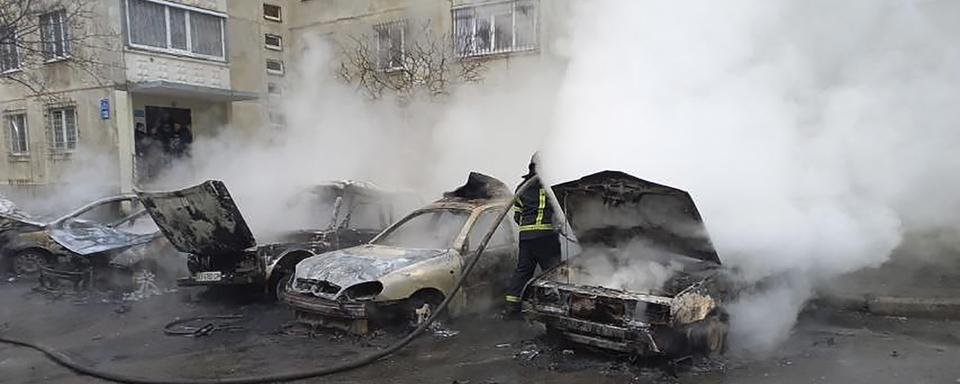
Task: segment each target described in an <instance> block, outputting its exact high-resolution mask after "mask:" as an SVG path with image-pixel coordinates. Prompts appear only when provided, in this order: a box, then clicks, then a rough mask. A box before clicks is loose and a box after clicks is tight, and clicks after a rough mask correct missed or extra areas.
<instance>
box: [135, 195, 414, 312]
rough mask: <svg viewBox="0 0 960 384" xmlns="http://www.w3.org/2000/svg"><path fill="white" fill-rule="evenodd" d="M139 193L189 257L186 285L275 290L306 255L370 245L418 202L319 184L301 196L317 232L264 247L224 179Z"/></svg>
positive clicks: (182, 281) (298, 234)
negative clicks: (175, 188) (380, 233)
mask: <svg viewBox="0 0 960 384" xmlns="http://www.w3.org/2000/svg"><path fill="white" fill-rule="evenodd" d="M137 193H138V195H139V196H140V198H141V199H142V201H143V203H144V206H145V207H146V209H147V211H148V212H149V213H150V215H151V216H152V217H153V219H154V220H155V221H156V223H157V225H158V226H160V229H161V231H163V233H164V234H165V235H166V236H167V238H168V239H169V241H170V242H171V243H172V244H173V246H174V247H176V248H177V250H179V251H181V252H184V253H187V254H189V256H188V261H187V267H188V270H189V272H190V276H188V277H185V278H181V279H179V281H178V283H179V284H180V285H183V286H218V285H248V284H264V286H265V288H267V289H268V290H274V289H281V290H282V287H284V286H285V284H284V283H285V280H286V277H288V276H289V275H290V273H291V271H292V270H293V267H294V265H296V264H297V263H298V262H299V261H300V260H303V259H304V258H306V257H309V256H312V255H314V254H316V253H321V252H326V251H329V250H333V249H339V248H342V247H349V246H354V245H358V244H363V243H365V242H367V241H369V240H370V239H372V238H373V236H375V235H376V234H377V233H379V232H380V231H381V230H383V228H386V227H387V226H388V225H389V224H390V223H392V222H393V220H394V218H395V217H399V215H400V214H403V213H405V212H406V211H405V210H404V207H405V206H411V205H412V204H410V203H408V201H410V200H413V201H415V200H416V198H415V197H413V196H412V195H411V194H407V193H399V192H386V191H383V190H380V189H378V188H376V187H375V186H373V185H372V184H369V183H363V182H355V181H343V182H334V183H330V184H324V185H319V186H316V187H314V188H312V189H311V190H309V191H306V192H305V193H304V194H302V195H301V197H302V198H305V199H308V203H309V205H310V206H311V212H309V214H311V215H312V216H311V218H312V219H313V220H311V221H313V222H314V223H315V224H316V228H317V229H303V230H296V231H291V232H288V233H285V234H284V236H282V239H281V241H280V242H277V243H270V244H263V245H258V244H257V241H256V240H255V239H254V237H253V234H252V233H251V231H250V228H249V227H248V226H247V223H246V221H245V220H244V218H243V216H242V215H241V214H240V210H239V209H238V208H237V205H236V203H235V202H234V200H233V198H232V197H231V196H230V193H229V191H228V190H227V188H226V186H224V184H223V182H221V181H216V180H210V181H206V182H204V183H202V184H199V185H196V186H193V187H189V188H186V189H182V190H178V191H170V192H143V191H138V192H137ZM277 292H278V293H279V292H280V291H279V290H278V291H277Z"/></svg>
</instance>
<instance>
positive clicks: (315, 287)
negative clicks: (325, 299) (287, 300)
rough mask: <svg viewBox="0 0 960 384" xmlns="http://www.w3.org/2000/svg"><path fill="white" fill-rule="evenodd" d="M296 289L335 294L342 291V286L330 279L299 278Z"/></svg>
mask: <svg viewBox="0 0 960 384" xmlns="http://www.w3.org/2000/svg"><path fill="white" fill-rule="evenodd" d="M293 288H294V290H297V291H300V292H311V293H313V294H328V295H335V294H337V292H340V286H339V285H336V284H333V283H331V282H329V281H320V280H314V279H301V278H298V279H297V283H296V284H295V285H294V287H293Z"/></svg>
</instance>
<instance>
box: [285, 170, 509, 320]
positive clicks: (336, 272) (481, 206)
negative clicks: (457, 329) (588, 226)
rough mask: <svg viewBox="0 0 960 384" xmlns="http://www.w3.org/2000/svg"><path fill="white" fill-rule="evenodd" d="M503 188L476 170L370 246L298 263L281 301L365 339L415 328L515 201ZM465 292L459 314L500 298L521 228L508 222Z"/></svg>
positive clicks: (454, 307)
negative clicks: (385, 329)
mask: <svg viewBox="0 0 960 384" xmlns="http://www.w3.org/2000/svg"><path fill="white" fill-rule="evenodd" d="M511 196H512V194H511V192H510V190H509V189H508V188H507V187H506V185H505V184H503V183H502V182H500V181H499V180H496V179H494V178H492V177H489V176H486V175H482V174H479V173H471V174H470V176H469V177H468V180H467V183H466V184H464V185H463V186H461V187H459V188H457V189H456V190H454V191H451V192H448V193H445V194H444V195H443V198H441V199H439V200H437V201H435V202H433V203H431V204H429V205H427V206H425V207H422V208H420V209H418V210H416V211H414V212H412V213H410V214H409V215H407V216H406V217H405V218H403V219H401V220H399V221H398V222H397V223H396V224H394V225H392V226H390V227H389V228H387V229H386V230H384V231H383V233H381V234H379V235H377V237H376V238H374V239H373V240H372V241H371V242H370V243H369V244H365V245H360V246H357V247H353V248H346V249H342V250H338V251H333V252H328V253H324V254H320V255H317V256H313V257H310V258H307V259H305V260H303V261H302V262H300V263H299V264H297V266H296V271H295V273H294V276H293V278H292V279H291V282H290V285H289V286H288V289H287V290H286V292H285V293H284V295H283V297H282V298H283V300H284V301H285V302H286V303H287V304H288V305H290V306H291V307H292V308H293V310H294V312H295V314H296V316H297V319H298V320H299V321H301V322H304V323H308V324H311V325H316V326H323V327H332V328H339V329H343V330H346V331H349V332H352V333H357V334H363V333H367V332H369V330H370V329H371V328H372V327H375V326H377V325H379V323H382V322H387V321H396V320H400V321H406V322H409V323H414V324H415V323H417V322H418V321H422V319H425V318H427V317H429V316H430V314H431V313H432V311H433V309H435V308H436V307H437V306H438V305H439V304H440V302H442V301H443V300H444V298H445V297H446V296H447V295H448V294H450V292H451V291H452V288H453V286H454V284H455V282H456V281H457V279H458V278H459V277H460V274H461V273H462V267H463V266H464V265H465V264H466V262H467V261H469V260H470V259H471V258H472V257H475V256H476V249H474V248H472V247H471V245H470V244H476V243H478V242H479V241H480V239H481V238H482V236H483V235H484V234H485V232H486V231H487V230H488V229H489V228H490V227H491V226H492V224H493V223H492V219H493V218H494V217H496V216H497V213H499V212H500V210H502V209H503V208H504V207H505V206H507V205H508V204H509V203H510V197H511ZM494 239H495V240H493V241H491V243H490V245H489V246H488V248H487V251H486V252H485V253H484V256H483V259H482V261H481V262H480V264H478V268H477V269H476V270H475V271H474V273H472V274H471V275H470V276H469V278H468V279H467V282H466V284H465V285H464V289H463V290H460V291H459V292H458V293H457V294H456V296H454V297H453V299H452V301H451V304H450V310H451V314H452V315H454V316H456V315H459V314H461V313H464V312H466V311H467V310H469V309H470V307H471V304H472V303H474V302H477V301H480V300H485V299H488V298H489V297H492V296H499V295H500V294H501V293H502V290H503V286H502V283H504V282H506V277H507V274H508V273H509V271H510V269H511V268H512V266H513V265H515V263H516V241H517V240H516V228H515V226H514V225H513V223H512V222H510V221H504V222H503V223H501V224H500V227H499V229H498V230H497V232H496V235H495V236H494Z"/></svg>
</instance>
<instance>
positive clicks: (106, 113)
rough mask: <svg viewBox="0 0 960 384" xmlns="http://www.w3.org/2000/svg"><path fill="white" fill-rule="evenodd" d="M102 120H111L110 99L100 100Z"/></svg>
mask: <svg viewBox="0 0 960 384" xmlns="http://www.w3.org/2000/svg"><path fill="white" fill-rule="evenodd" d="M100 118H101V119H104V120H106V119H109V118H110V99H108V98H106V97H104V98H102V99H100Z"/></svg>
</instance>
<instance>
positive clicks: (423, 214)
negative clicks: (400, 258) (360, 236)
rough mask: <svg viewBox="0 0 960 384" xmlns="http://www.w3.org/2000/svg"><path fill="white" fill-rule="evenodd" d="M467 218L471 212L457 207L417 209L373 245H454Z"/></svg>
mask: <svg viewBox="0 0 960 384" xmlns="http://www.w3.org/2000/svg"><path fill="white" fill-rule="evenodd" d="M468 218H470V211H466V210H459V209H436V210H431V211H420V212H416V213H413V214H411V215H410V216H407V217H406V218H405V219H404V220H403V221H401V222H400V224H399V225H397V226H395V227H393V228H392V229H390V230H389V232H386V233H384V234H382V235H380V236H379V237H378V238H377V241H376V242H375V244H379V245H385V246H390V247H405V248H426V249H445V248H450V247H453V246H454V241H456V239H457V236H458V235H459V234H460V231H461V230H462V229H463V224H464V223H466V222H467V219H468Z"/></svg>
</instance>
